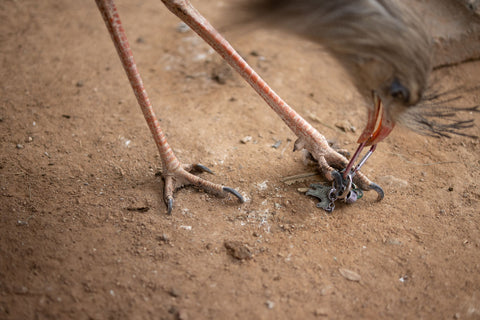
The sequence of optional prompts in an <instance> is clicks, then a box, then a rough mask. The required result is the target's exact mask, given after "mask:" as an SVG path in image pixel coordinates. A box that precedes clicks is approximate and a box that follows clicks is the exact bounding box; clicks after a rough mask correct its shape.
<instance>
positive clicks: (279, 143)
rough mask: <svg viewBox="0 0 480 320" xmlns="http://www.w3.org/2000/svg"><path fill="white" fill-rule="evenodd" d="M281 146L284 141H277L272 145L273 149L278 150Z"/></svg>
mask: <svg viewBox="0 0 480 320" xmlns="http://www.w3.org/2000/svg"><path fill="white" fill-rule="evenodd" d="M281 144H282V140H277V141H275V143H274V144H273V145H272V148H274V149H278V147H280V145H281Z"/></svg>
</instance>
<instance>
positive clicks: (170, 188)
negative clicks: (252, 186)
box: [96, 0, 244, 214]
mask: <svg viewBox="0 0 480 320" xmlns="http://www.w3.org/2000/svg"><path fill="white" fill-rule="evenodd" d="M96 2H97V6H98V9H99V10H100V12H101V13H102V16H103V19H104V20H105V24H106V25H107V29H108V31H109V32H110V35H111V37H112V40H113V43H114V44H115V48H116V49H117V52H118V55H119V56H120V60H121V61H122V65H123V67H124V68H125V72H126V73H127V76H128V80H129V81H130V84H131V85H132V88H133V92H134V93H135V96H136V97H137V101H138V104H139V105H140V108H141V109H142V112H143V115H144V117H145V120H146V121H147V124H148V127H149V128H150V131H151V132H152V135H153V138H154V140H155V143H156V145H157V147H158V151H159V152H160V158H161V160H162V170H163V172H162V174H163V178H164V180H165V187H164V200H165V203H166V204H167V207H168V213H169V214H170V213H171V211H172V208H173V193H174V192H175V190H176V189H177V188H180V187H182V186H185V185H195V186H198V187H200V188H203V189H205V190H206V191H209V192H213V193H216V194H219V195H226V194H227V193H231V194H233V195H235V196H236V197H237V198H238V199H239V200H240V201H241V202H243V201H244V200H243V197H242V196H241V195H240V193H238V192H237V191H236V190H234V189H232V188H229V187H225V186H222V185H219V184H214V183H212V182H209V181H207V180H204V179H202V178H199V177H197V176H195V175H193V174H191V173H190V172H189V171H191V170H197V171H206V172H209V173H211V171H210V170H209V169H208V168H206V167H204V166H202V165H198V164H197V165H182V164H181V163H180V161H178V159H177V157H176V156H175V154H174V153H173V150H172V148H170V146H169V144H168V142H167V139H166V137H165V134H164V133H163V131H162V129H161V128H160V123H159V122H158V120H157V117H156V116H155V113H154V112H153V108H152V105H151V103H150V100H149V99H148V96H147V92H146V90H145V88H144V87H143V82H142V79H141V78H140V74H139V72H138V69H137V66H136V64H135V61H134V60H133V55H132V50H131V49H130V45H129V44H128V41H127V36H126V35H125V31H124V30H123V27H122V24H121V22H120V17H119V15H118V13H117V8H116V7H115V4H114V2H113V0H96Z"/></svg>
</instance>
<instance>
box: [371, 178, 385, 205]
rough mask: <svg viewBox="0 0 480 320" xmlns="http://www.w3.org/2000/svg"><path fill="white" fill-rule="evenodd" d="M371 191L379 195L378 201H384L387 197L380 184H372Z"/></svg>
mask: <svg viewBox="0 0 480 320" xmlns="http://www.w3.org/2000/svg"><path fill="white" fill-rule="evenodd" d="M370 189H371V190H373V191H375V192H376V193H377V194H378V196H377V201H382V199H383V198H384V197H385V192H383V189H382V187H380V186H379V185H378V184H376V183H374V182H372V183H371V184H370Z"/></svg>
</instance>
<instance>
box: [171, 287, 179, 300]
mask: <svg viewBox="0 0 480 320" xmlns="http://www.w3.org/2000/svg"><path fill="white" fill-rule="evenodd" d="M168 294H169V295H171V296H172V297H175V298H177V297H179V296H180V291H178V290H177V289H176V288H170V290H169V291H168Z"/></svg>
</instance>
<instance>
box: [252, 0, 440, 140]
mask: <svg viewBox="0 0 480 320" xmlns="http://www.w3.org/2000/svg"><path fill="white" fill-rule="evenodd" d="M246 7H247V9H248V11H249V12H250V14H251V16H252V17H253V19H255V20H258V19H261V20H262V21H263V23H264V24H265V25H267V26H269V27H280V28H284V29H286V30H288V31H290V32H294V33H296V34H299V35H301V36H302V37H305V38H308V39H310V40H312V41H316V42H319V43H321V44H322V45H323V46H324V47H325V48H326V49H327V50H328V51H329V52H330V53H331V54H332V55H333V56H334V57H335V58H336V59H337V60H338V61H339V62H340V63H341V64H342V65H343V66H344V68H345V70H346V71H347V73H348V74H349V76H350V78H351V79H352V82H353V84H354V85H355V86H356V87H357V89H358V91H359V92H360V93H361V94H362V96H363V97H365V99H367V100H371V99H372V96H373V97H374V99H373V100H374V101H373V103H372V104H371V105H372V106H373V107H372V108H371V110H370V112H371V113H372V114H371V115H370V116H369V122H368V124H367V126H366V131H364V133H363V134H362V136H361V137H360V139H359V142H363V141H368V144H376V143H378V142H380V141H381V140H382V139H383V138H385V137H386V136H387V135H388V134H389V133H390V131H391V130H392V129H393V126H394V125H395V123H396V122H397V120H398V119H399V118H400V117H401V115H402V113H403V112H404V111H406V109H407V108H408V107H411V106H414V105H416V104H417V103H418V102H419V101H421V98H422V96H423V93H424V91H425V89H426V88H427V81H428V76H429V73H430V71H431V59H432V57H431V39H430V37H429V35H428V34H427V32H426V31H425V27H424V26H423V24H422V23H421V21H420V19H419V18H418V17H417V16H416V15H415V14H414V13H413V12H412V11H411V10H410V9H409V8H408V7H407V6H406V5H405V3H404V2H402V1H398V0H256V1H251V2H249V3H248V4H247V6H246ZM376 106H379V107H380V110H378V107H376ZM375 122H378V123H377V124H380V126H381V127H375ZM380 122H381V123H380Z"/></svg>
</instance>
